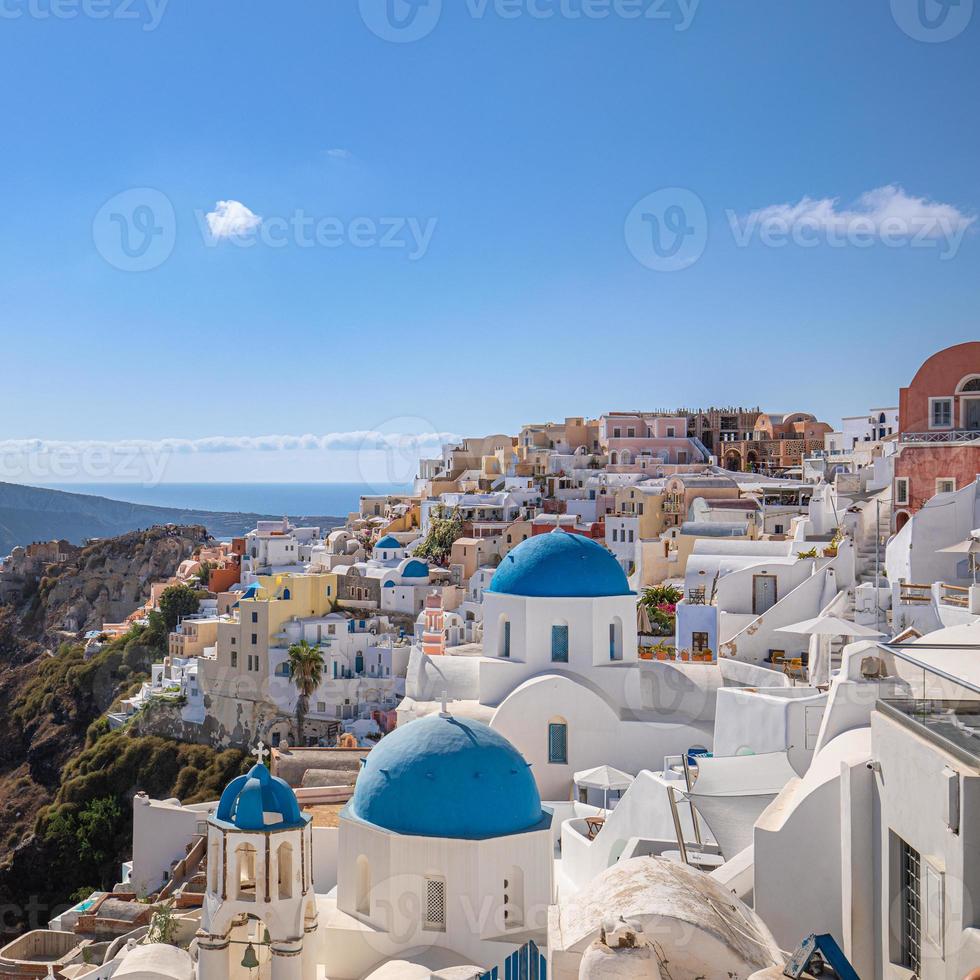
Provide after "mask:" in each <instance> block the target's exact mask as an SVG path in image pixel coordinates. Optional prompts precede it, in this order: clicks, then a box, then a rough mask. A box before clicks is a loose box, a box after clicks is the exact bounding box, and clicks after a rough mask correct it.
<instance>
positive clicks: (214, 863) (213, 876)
mask: <svg viewBox="0 0 980 980" xmlns="http://www.w3.org/2000/svg"><path fill="white" fill-rule="evenodd" d="M220 853H221V851H220V848H219V847H218V842H217V840H216V839H214V838H212V839H211V840H210V841H208V890H209V891H210V892H211V893H212V894H213V895H217V894H218V893H219V892H220V891H221V889H220V888H219V887H218V882H219V881H220V880H221V879H220V878H219V876H218V860H219V855H220Z"/></svg>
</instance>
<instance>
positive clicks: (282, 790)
mask: <svg viewBox="0 0 980 980" xmlns="http://www.w3.org/2000/svg"><path fill="white" fill-rule="evenodd" d="M215 818H216V819H217V820H220V821H222V822H224V823H230V824H232V825H234V826H235V827H237V828H238V829H239V830H282V829H283V828H284V827H301V826H303V824H304V823H305V820H304V818H303V814H302V813H301V811H300V808H299V802H298V801H297V799H296V794H295V793H294V792H293V791H292V789H290V787H289V784H288V783H287V782H285V780H282V779H280V778H279V777H278V776H273V775H272V773H270V772H269V770H268V769H266V767H265V766H263V765H262V764H261V763H260V764H259V765H257V766H252V768H251V769H250V770H249V771H248V773H247V774H246V775H244V776H237V777H235V779H233V780H232V781H231V782H230V783H229V784H228V785H227V786H226V787H225V791H224V792H223V793H222V794H221V799H220V800H219V801H218V812H217V813H216V814H215Z"/></svg>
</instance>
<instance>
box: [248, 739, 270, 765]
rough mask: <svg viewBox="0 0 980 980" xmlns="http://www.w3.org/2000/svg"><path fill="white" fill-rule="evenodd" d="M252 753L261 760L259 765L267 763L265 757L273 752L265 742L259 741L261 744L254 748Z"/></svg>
mask: <svg viewBox="0 0 980 980" xmlns="http://www.w3.org/2000/svg"><path fill="white" fill-rule="evenodd" d="M251 754H252V755H254V756H255V758H256V759H258V760H259V765H260V766H262V765H265V757H266V756H267V755H270V754H271V753H270V752H269V750H268V749H267V748H266V747H265V742H259V744H258V745H257V746H256V747H255V748H254V749H252V752H251Z"/></svg>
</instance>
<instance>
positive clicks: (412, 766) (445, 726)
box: [349, 715, 544, 840]
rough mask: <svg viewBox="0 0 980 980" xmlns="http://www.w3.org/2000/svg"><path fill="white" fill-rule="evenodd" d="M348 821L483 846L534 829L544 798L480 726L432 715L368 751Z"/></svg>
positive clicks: (513, 753) (501, 741) (518, 758)
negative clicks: (492, 839)
mask: <svg viewBox="0 0 980 980" xmlns="http://www.w3.org/2000/svg"><path fill="white" fill-rule="evenodd" d="M349 809H350V813H351V815H352V816H354V817H356V818H358V819H360V820H363V821H365V822H367V823H372V824H375V825H376V826H378V827H383V828H384V829H386V830H391V831H394V832H395V833H399V834H412V835H417V836H420V837H452V838H458V839H463V840H482V839H484V838H486V837H501V836H504V835H506V834H517V833H520V832H522V831H525V830H531V829H533V828H534V827H535V826H537V825H538V824H539V823H540V822H541V821H542V820H543V819H544V814H543V813H542V812H541V797H540V796H539V795H538V788H537V786H536V785H535V782H534V777H533V776H532V775H531V770H530V768H529V767H528V764H527V763H526V762H525V761H524V758H523V756H522V755H521V754H520V752H518V751H517V749H515V748H514V746H513V745H511V743H510V742H508V741H507V739H506V738H504V737H503V736H502V735H500V734H499V733H497V732H495V731H493V730H492V729H491V728H489V727H488V726H487V725H484V724H483V723H482V722H478V721H471V720H469V719H467V718H454V717H443V716H442V715H430V716H429V717H427V718H421V719H419V720H418V721H412V722H409V723H408V724H407V725H404V726H401V727H399V728H396V729H395V730H394V731H393V732H392V733H391V734H390V735H386V736H385V737H384V738H383V739H381V741H380V742H379V743H378V744H377V745H376V746H375V747H374V748H373V749H372V750H371V752H370V754H369V755H368V757H367V759H365V761H364V768H363V769H362V770H361V772H360V774H359V775H358V777H357V785H356V786H355V788H354V797H353V799H352V800H351V802H350V804H349Z"/></svg>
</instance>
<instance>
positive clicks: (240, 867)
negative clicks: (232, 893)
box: [235, 844, 255, 902]
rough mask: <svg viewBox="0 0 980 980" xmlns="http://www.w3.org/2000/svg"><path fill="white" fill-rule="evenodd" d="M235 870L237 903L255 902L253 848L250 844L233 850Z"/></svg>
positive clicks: (240, 845)
mask: <svg viewBox="0 0 980 980" xmlns="http://www.w3.org/2000/svg"><path fill="white" fill-rule="evenodd" d="M235 869H236V872H237V875H236V880H237V882H238V887H237V889H236V897H237V898H238V901H239V902H254V901H255V848H254V847H252V845H251V844H239V845H238V847H236V848H235Z"/></svg>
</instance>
